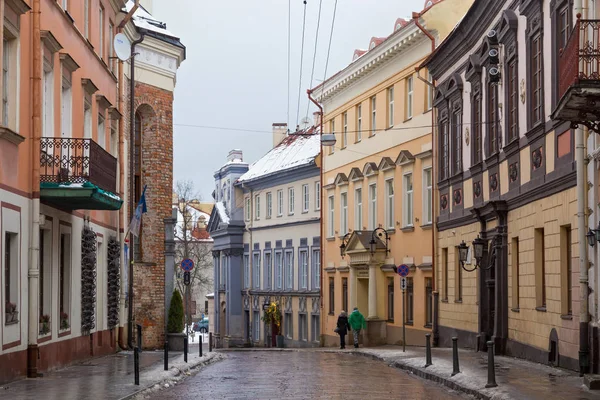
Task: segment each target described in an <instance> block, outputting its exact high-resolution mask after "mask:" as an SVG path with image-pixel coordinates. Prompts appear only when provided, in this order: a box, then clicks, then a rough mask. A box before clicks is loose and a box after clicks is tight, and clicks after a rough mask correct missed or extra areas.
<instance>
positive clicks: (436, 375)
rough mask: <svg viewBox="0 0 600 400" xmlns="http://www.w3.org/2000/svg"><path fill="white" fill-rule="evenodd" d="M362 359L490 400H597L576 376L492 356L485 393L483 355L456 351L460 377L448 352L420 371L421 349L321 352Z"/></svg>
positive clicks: (437, 352) (437, 351)
mask: <svg viewBox="0 0 600 400" xmlns="http://www.w3.org/2000/svg"><path fill="white" fill-rule="evenodd" d="M325 351H331V352H336V353H349V354H356V355H363V356H367V357H371V358H374V359H377V360H381V361H384V362H386V363H387V364H389V365H390V366H393V367H396V368H400V369H404V370H406V371H409V372H411V373H413V374H415V375H417V376H420V377H422V378H424V379H429V380H433V381H435V382H438V383H441V384H444V385H446V386H448V387H450V388H452V389H454V390H458V391H462V392H464V393H468V394H471V395H474V396H475V397H477V398H480V399H492V400H505V399H506V400H508V399H511V400H512V399H518V400H528V399H532V400H533V399H544V400H564V399H578V400H584V399H585V400H588V399H589V400H592V399H600V391H590V390H589V389H588V388H587V387H585V385H584V384H583V378H580V377H579V374H577V373H576V372H572V371H567V370H564V369H559V368H552V367H549V366H545V365H541V364H535V363H532V362H528V361H524V360H519V359H515V358H511V357H502V356H495V360H494V361H495V366H496V383H497V384H498V387H496V388H490V389H486V388H485V385H486V383H487V373H488V372H487V353H476V352H474V351H472V350H463V349H459V364H460V371H461V372H460V373H459V374H457V375H455V376H454V377H452V376H450V375H451V374H452V349H449V348H434V349H432V362H433V365H432V366H430V367H428V368H424V365H425V348H424V347H407V348H406V353H403V352H402V348H401V347H399V346H385V347H377V348H360V349H358V350H355V349H350V350H325Z"/></svg>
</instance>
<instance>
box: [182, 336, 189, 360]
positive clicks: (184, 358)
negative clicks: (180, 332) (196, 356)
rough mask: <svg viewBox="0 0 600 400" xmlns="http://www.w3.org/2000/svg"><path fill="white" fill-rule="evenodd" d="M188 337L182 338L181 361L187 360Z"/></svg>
mask: <svg viewBox="0 0 600 400" xmlns="http://www.w3.org/2000/svg"><path fill="white" fill-rule="evenodd" d="M187 353H188V338H187V337H186V338H185V339H183V361H185V362H187Z"/></svg>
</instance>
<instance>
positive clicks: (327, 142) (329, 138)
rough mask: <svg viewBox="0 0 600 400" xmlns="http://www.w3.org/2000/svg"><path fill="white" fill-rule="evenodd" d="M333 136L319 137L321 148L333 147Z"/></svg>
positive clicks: (325, 134)
mask: <svg viewBox="0 0 600 400" xmlns="http://www.w3.org/2000/svg"><path fill="white" fill-rule="evenodd" d="M335 142H336V140H335V135H334V134H333V133H324V134H322V135H321V144H323V146H335Z"/></svg>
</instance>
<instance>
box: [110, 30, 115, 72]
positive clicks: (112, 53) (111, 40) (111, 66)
mask: <svg viewBox="0 0 600 400" xmlns="http://www.w3.org/2000/svg"><path fill="white" fill-rule="evenodd" d="M114 40H115V27H114V25H113V24H112V22H109V24H108V64H109V66H110V70H111V71H112V72H113V73H114V71H115V60H114V58H113V57H114V50H113V43H114Z"/></svg>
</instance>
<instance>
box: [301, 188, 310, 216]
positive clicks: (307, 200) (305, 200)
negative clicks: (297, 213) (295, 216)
mask: <svg viewBox="0 0 600 400" xmlns="http://www.w3.org/2000/svg"><path fill="white" fill-rule="evenodd" d="M309 203H310V194H309V192H308V185H302V212H308V207H309Z"/></svg>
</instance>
